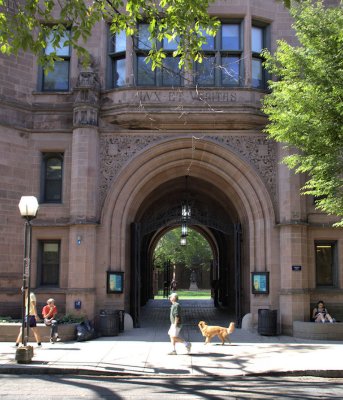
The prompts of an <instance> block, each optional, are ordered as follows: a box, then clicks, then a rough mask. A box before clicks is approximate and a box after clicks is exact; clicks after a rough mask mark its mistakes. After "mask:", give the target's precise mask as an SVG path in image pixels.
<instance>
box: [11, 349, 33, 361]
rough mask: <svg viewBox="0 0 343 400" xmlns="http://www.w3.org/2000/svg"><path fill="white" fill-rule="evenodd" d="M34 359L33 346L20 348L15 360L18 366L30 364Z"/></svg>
mask: <svg viewBox="0 0 343 400" xmlns="http://www.w3.org/2000/svg"><path fill="white" fill-rule="evenodd" d="M32 357H33V347H32V346H20V347H18V348H17V351H16V353H15V359H16V361H17V363H18V364H30V362H31V361H32Z"/></svg>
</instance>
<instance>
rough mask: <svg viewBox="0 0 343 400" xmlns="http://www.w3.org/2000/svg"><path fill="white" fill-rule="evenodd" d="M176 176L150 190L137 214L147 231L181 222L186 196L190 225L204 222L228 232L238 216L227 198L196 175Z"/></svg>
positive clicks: (203, 223)
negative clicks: (188, 205)
mask: <svg viewBox="0 0 343 400" xmlns="http://www.w3.org/2000/svg"><path fill="white" fill-rule="evenodd" d="M187 180H188V183H187V190H186V179H185V177H178V178H175V179H172V180H169V181H168V182H164V183H163V184H162V185H160V186H159V187H158V188H157V189H155V190H154V191H153V192H151V193H150V195H149V196H147V198H146V199H145V201H144V202H143V204H142V205H141V207H140V209H139V211H138V213H137V216H136V217H137V218H136V220H137V221H140V222H141V224H142V229H143V231H145V232H146V233H148V232H151V231H154V230H156V229H159V228H161V227H164V226H167V225H175V226H176V225H179V224H180V222H181V217H180V211H181V203H182V201H183V200H185V199H186V198H187V199H188V201H189V203H190V205H191V207H192V218H191V220H190V221H189V225H206V226H208V227H211V228H214V229H218V230H220V231H223V232H226V233H230V231H231V227H232V224H233V223H234V222H237V220H238V217H237V213H236V211H235V208H234V206H233V205H232V203H231V202H230V200H229V199H228V198H227V197H226V196H225V195H224V193H223V192H222V191H220V190H219V189H218V188H217V187H215V186H214V185H213V184H211V183H210V182H207V181H204V180H201V179H199V178H194V177H191V176H190V177H188V178H187Z"/></svg>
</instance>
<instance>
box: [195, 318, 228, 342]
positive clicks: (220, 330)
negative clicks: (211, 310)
mask: <svg viewBox="0 0 343 400" xmlns="http://www.w3.org/2000/svg"><path fill="white" fill-rule="evenodd" d="M198 327H199V329H200V331H201V333H202V335H203V336H205V337H206V339H205V344H207V343H210V341H211V339H212V338H213V337H214V336H218V338H219V340H221V342H222V345H224V342H225V339H226V338H227V340H228V341H229V343H230V344H231V342H230V337H229V335H230V334H231V333H232V332H233V331H234V330H235V323H234V322H231V323H230V325H229V327H228V328H224V327H222V326H211V325H207V324H206V322H205V321H200V322H199V323H198Z"/></svg>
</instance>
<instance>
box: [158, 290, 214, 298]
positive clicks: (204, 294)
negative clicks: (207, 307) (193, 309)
mask: <svg viewBox="0 0 343 400" xmlns="http://www.w3.org/2000/svg"><path fill="white" fill-rule="evenodd" d="M176 292H177V294H178V296H179V298H180V299H181V300H193V299H194V300H196V299H210V298H211V290H210V289H199V290H186V289H180V290H177V291H176ZM163 298H165V297H163V290H159V291H158V295H156V296H155V297H154V299H156V300H159V299H163Z"/></svg>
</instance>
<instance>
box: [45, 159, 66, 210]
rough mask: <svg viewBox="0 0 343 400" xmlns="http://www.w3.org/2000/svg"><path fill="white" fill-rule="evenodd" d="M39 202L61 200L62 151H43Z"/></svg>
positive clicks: (58, 201) (57, 201)
mask: <svg viewBox="0 0 343 400" xmlns="http://www.w3.org/2000/svg"><path fill="white" fill-rule="evenodd" d="M42 164H43V165H42V179H41V181H42V184H41V203H61V202H62V186H63V185H62V180H63V179H62V178H63V153H43V162H42Z"/></svg>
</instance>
